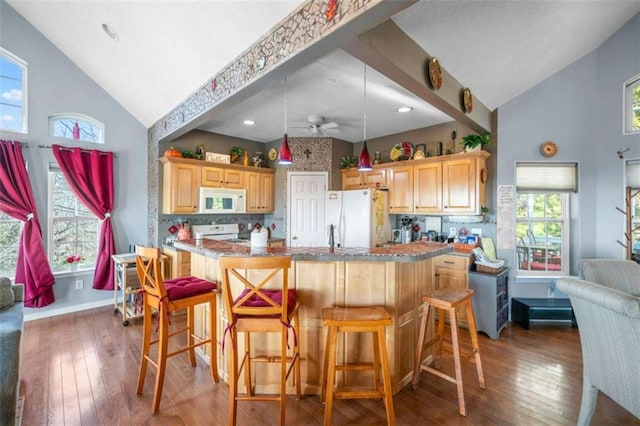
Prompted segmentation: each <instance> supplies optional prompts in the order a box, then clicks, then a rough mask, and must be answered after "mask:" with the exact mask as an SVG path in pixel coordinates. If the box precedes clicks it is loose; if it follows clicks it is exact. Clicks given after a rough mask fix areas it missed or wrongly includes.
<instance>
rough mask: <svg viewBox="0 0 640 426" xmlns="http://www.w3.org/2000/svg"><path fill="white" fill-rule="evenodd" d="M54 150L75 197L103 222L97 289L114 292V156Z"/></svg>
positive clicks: (100, 236)
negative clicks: (112, 220)
mask: <svg viewBox="0 0 640 426" xmlns="http://www.w3.org/2000/svg"><path fill="white" fill-rule="evenodd" d="M52 148H53V155H54V156H55V157H56V160H57V161H58V165H59V166H60V170H61V171H62V174H63V175H64V177H65V179H66V180H67V183H68V184H69V187H70V188H71V190H72V191H73V193H74V194H75V195H76V197H78V199H80V201H82V202H83V203H84V205H85V206H87V208H88V209H89V210H91V212H92V213H93V214H94V215H96V216H97V217H98V219H100V220H102V227H101V228H100V235H99V237H98V238H99V239H98V256H97V259H96V270H95V273H94V277H93V288H95V289H98V290H113V259H111V255H113V254H115V243H114V240H113V228H112V224H111V211H112V210H113V153H112V152H105V151H97V150H84V149H83V150H81V149H80V148H64V147H61V146H60V145H53V147H52Z"/></svg>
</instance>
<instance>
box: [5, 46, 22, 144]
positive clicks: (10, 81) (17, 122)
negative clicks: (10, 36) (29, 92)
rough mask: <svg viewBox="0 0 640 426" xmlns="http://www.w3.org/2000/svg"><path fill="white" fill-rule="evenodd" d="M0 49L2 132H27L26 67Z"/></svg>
mask: <svg viewBox="0 0 640 426" xmlns="http://www.w3.org/2000/svg"><path fill="white" fill-rule="evenodd" d="M12 56H13V55H11V54H9V53H8V52H6V51H5V50H3V49H2V48H0V130H7V131H12V132H26V122H25V121H26V120H25V116H24V114H25V112H26V109H25V105H24V104H25V102H24V99H25V94H26V87H25V72H26V66H25V65H23V64H22V63H20V62H21V61H20V60H19V59H17V58H14V57H12Z"/></svg>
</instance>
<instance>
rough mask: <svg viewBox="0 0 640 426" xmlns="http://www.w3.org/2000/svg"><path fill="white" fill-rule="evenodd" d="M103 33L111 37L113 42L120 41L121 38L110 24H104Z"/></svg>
mask: <svg viewBox="0 0 640 426" xmlns="http://www.w3.org/2000/svg"><path fill="white" fill-rule="evenodd" d="M102 31H104V33H105V34H106V35H107V36H109V38H110V39H111V40H113V41H118V40H119V39H120V38H119V37H118V33H117V32H116V31H115V30H114V29H113V28H111V27H110V26H109V24H105V23H104V22H103V23H102Z"/></svg>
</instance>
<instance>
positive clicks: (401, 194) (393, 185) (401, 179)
mask: <svg viewBox="0 0 640 426" xmlns="http://www.w3.org/2000/svg"><path fill="white" fill-rule="evenodd" d="M387 183H388V187H389V213H390V214H398V213H412V212H413V167H412V166H394V167H389V168H388V169H387Z"/></svg>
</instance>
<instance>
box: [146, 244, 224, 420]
mask: <svg viewBox="0 0 640 426" xmlns="http://www.w3.org/2000/svg"><path fill="white" fill-rule="evenodd" d="M136 269H137V272H138V278H139V280H140V284H141V287H142V296H143V302H142V303H143V318H144V320H143V337H142V357H141V361H140V372H139V374H138V389H137V394H138V395H141V394H142V389H143V387H144V382H145V376H146V373H147V363H151V364H152V365H153V366H154V367H156V383H155V387H154V389H153V401H152V403H151V411H152V412H153V413H155V412H156V411H158V407H159V406H160V399H161V397H162V385H163V383H164V373H165V369H166V366H167V358H169V357H171V356H173V355H177V354H180V353H182V352H187V351H188V352H189V360H190V362H191V365H192V366H194V367H195V365H196V355H195V351H194V348H195V347H197V346H200V345H204V344H209V345H210V352H209V353H210V354H211V359H210V360H209V364H210V369H211V377H212V378H213V380H214V381H215V382H216V383H217V382H218V380H219V379H218V363H217V357H216V353H217V351H216V316H215V312H216V284H214V283H212V282H209V281H205V280H202V279H200V278H196V277H181V278H176V279H173V280H168V281H164V280H163V279H162V270H161V266H160V250H159V249H157V248H152V247H140V246H136ZM201 303H208V304H209V312H211V315H209V330H211V335H210V336H208V337H206V336H196V335H195V333H194V309H193V308H194V306H195V305H198V304H201ZM181 309H186V310H187V327H185V328H182V329H180V330H175V331H172V332H171V333H169V322H170V318H169V315H170V314H171V313H172V312H175V311H178V310H181ZM152 310H155V311H157V313H158V338H157V340H153V341H152V340H151V333H152V323H153V317H152ZM184 332H186V333H187V345H186V346H184V347H182V348H180V349H178V350H175V351H173V352H168V348H169V338H170V337H173V336H176V335H178V334H180V333H184ZM155 344H158V354H157V358H156V359H153V358H152V357H151V356H150V353H149V352H150V348H151V345H155Z"/></svg>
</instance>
